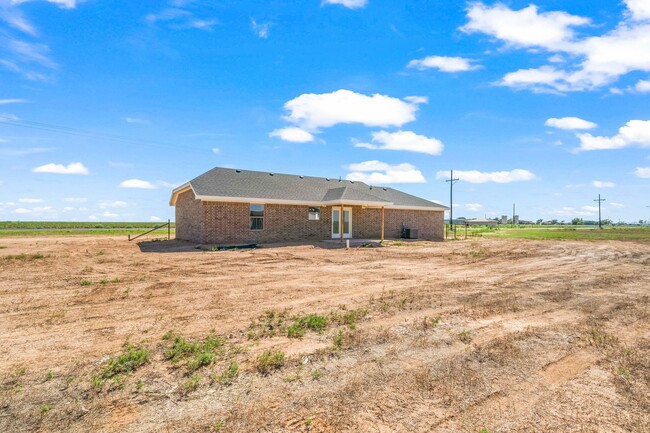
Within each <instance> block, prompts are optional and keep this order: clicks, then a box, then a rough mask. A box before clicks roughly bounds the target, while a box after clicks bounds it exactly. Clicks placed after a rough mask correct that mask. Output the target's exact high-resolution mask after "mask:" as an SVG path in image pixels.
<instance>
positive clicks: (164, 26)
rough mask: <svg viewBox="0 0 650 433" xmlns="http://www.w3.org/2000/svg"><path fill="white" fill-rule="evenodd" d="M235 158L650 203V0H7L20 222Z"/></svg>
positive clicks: (153, 210)
mask: <svg viewBox="0 0 650 433" xmlns="http://www.w3.org/2000/svg"><path fill="white" fill-rule="evenodd" d="M214 166H225V167H237V168H243V169H250V170H261V171H273V172H282V173H292V174H304V175H313V176H323V177H337V176H341V177H344V178H349V179H355V180H363V181H366V182H368V183H371V184H377V185H390V186H393V187H395V188H397V189H401V190H403V191H406V192H409V193H412V194H415V195H418V196H421V197H424V198H427V199H431V200H436V201H440V202H442V203H444V204H448V203H449V190H448V185H447V184H446V183H445V182H444V177H445V176H447V175H448V172H449V170H450V169H453V170H454V171H455V174H456V177H459V178H460V179H461V180H460V182H458V183H457V184H456V185H455V187H454V214H455V215H456V216H466V217H484V216H488V217H494V216H499V215H502V214H510V213H511V212H512V204H513V203H516V204H517V213H518V214H520V215H521V217H522V218H524V219H538V218H543V219H559V220H567V221H568V220H571V219H572V218H574V217H580V218H585V219H595V218H597V207H596V206H597V203H595V202H594V201H593V200H594V199H596V198H597V197H598V194H599V193H600V194H601V195H602V196H603V197H604V198H605V199H606V201H605V202H604V203H603V216H604V217H605V218H610V219H612V220H614V221H619V220H624V221H638V220H639V219H648V218H650V208H648V207H647V206H650V194H649V192H650V0H626V1H605V0H603V1H598V2H593V1H586V0H584V1H583V0H581V1H573V2H566V1H559V0H546V1H537V2H530V1H515V0H512V1H504V2H493V1H485V2H481V1H478V2H462V1H458V2H455V1H454V2H433V1H426V0H417V1H404V2H396V1H389V0H297V1H288V0H286V1H283V0H277V1H238V2H216V1H201V0H194V1H192V0H169V1H157V2H126V1H100V0H86V1H80V0H32V1H30V0H0V220H80V221H92V220H97V221H115V220H118V221H127V220H128V221H148V220H166V219H167V218H172V219H173V208H172V207H169V206H168V199H169V195H170V192H171V189H172V188H173V187H174V186H175V185H179V184H181V183H183V182H184V181H187V180H189V179H191V178H193V177H195V176H197V175H199V174H201V173H203V172H205V171H206V170H208V169H210V168H212V167H214Z"/></svg>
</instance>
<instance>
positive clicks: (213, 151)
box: [212, 147, 221, 154]
mask: <svg viewBox="0 0 650 433" xmlns="http://www.w3.org/2000/svg"><path fill="white" fill-rule="evenodd" d="M212 153H215V154H219V153H221V149H219V148H218V147H213V148H212Z"/></svg>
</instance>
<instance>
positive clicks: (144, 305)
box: [0, 236, 650, 433]
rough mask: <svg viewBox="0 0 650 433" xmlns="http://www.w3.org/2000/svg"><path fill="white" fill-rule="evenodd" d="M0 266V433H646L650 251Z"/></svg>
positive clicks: (74, 253)
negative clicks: (311, 321)
mask: <svg viewBox="0 0 650 433" xmlns="http://www.w3.org/2000/svg"><path fill="white" fill-rule="evenodd" d="M0 247H3V248H1V249H0V333H1V334H0V431H2V432H24V431H38V432H60V431H66V432H88V431H93V432H112V431H120V432H201V431H223V432H226V431H228V432H230V431H238V432H239V431H242V432H285V431H286V432H290V431H291V432H293V431H298V432H339V431H354V432H476V433H479V432H481V431H482V432H490V433H495V432H648V431H650V245H649V244H648V242H647V241H645V242H641V241H639V242H636V241H625V242H622V241H606V242H577V241H527V240H497V239H479V240H470V241H462V242H460V241H459V242H445V243H413V244H401V245H400V244H398V245H392V246H386V247H382V248H353V249H350V250H345V249H332V248H323V245H316V246H314V245H309V246H283V247H272V248H262V249H257V250H246V251H218V252H217V251H200V250H197V249H194V248H193V246H191V245H187V244H184V243H181V242H177V241H169V242H158V243H142V244H140V245H138V244H134V243H128V242H126V241H125V240H124V239H123V238H121V237H120V238H117V237H107V236H103V237H60V238H50V237H48V238H43V239H37V238H0ZM21 254H22V255H21ZM308 314H318V315H319V317H321V316H322V318H324V319H323V321H321V323H320V325H319V327H315V328H313V329H310V328H309V327H307V328H304V326H303V328H302V332H303V333H304V335H303V336H302V337H299V336H297V337H298V338H289V337H288V334H290V333H291V332H292V331H291V329H294V328H295V329H298V328H300V326H299V325H300V324H301V323H302V324H303V325H304V323H307V322H300V320H298V318H300V317H302V318H304V317H306V316H305V315H308ZM294 323H295V324H296V325H294V328H291V325H293V324H294ZM296 327H298V328H296ZM295 329H294V331H295ZM168 331H172V332H171V333H169V332H168ZM294 336H296V335H294ZM275 351H282V353H280V352H275ZM265 353H266V355H267V357H266V358H264V356H263V355H264V354H265ZM282 354H284V355H285V357H284V359H282V356H281V355H282ZM120 355H123V357H122V358H120ZM271 355H275V362H273V360H271V361H270V362H266V363H265V361H268V358H269V357H270V358H273V357H272V356H271ZM260 356H262V358H260Z"/></svg>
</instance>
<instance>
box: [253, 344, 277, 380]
mask: <svg viewBox="0 0 650 433" xmlns="http://www.w3.org/2000/svg"><path fill="white" fill-rule="evenodd" d="M283 366H284V352H283V351H281V350H267V351H265V352H264V353H262V354H261V355H260V356H258V357H257V365H256V368H257V371H258V372H259V373H260V374H261V375H263V376H266V375H267V374H269V373H271V371H273V370H279V369H280V368H282V367H283Z"/></svg>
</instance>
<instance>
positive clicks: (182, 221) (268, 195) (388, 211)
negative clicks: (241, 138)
mask: <svg viewBox="0 0 650 433" xmlns="http://www.w3.org/2000/svg"><path fill="white" fill-rule="evenodd" d="M169 204H170V205H171V206H175V207H176V238H177V239H183V240H188V241H192V242H197V243H206V244H208V243H209V244H241V243H269V242H288V241H303V240H304V241H310V240H311V241H313V240H324V239H348V238H356V239H382V240H383V239H384V238H388V239H398V238H400V237H403V236H404V234H407V235H408V234H410V237H411V238H418V239H425V240H442V239H443V233H444V222H443V221H444V211H445V210H446V209H448V208H447V207H445V206H442V205H439V204H437V203H433V202H430V201H428V200H424V199H422V198H419V197H415V196H413V195H410V194H406V193H404V192H401V191H398V190H396V189H393V188H385V187H378V186H371V185H367V184H365V183H363V182H355V181H349V180H341V179H330V178H321V177H310V176H296V175H287V174H278V173H266V172H259V171H248V170H235V169H230V168H221V167H217V168H214V169H212V170H210V171H208V172H206V173H204V174H202V175H200V176H199V177H197V178H195V179H193V180H191V181H189V182H187V183H185V184H183V185H181V186H179V187H178V188H176V189H174V191H173V192H172V196H171V199H170V202H169ZM405 229H407V230H405Z"/></svg>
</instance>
